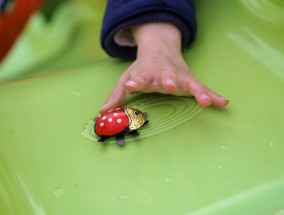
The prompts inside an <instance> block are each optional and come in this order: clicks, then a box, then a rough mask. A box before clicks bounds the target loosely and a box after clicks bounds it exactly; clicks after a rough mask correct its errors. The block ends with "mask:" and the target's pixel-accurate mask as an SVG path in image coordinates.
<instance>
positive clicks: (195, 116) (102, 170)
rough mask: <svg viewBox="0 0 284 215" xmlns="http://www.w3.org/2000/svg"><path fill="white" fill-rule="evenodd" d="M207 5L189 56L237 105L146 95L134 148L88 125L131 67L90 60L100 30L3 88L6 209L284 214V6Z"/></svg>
mask: <svg viewBox="0 0 284 215" xmlns="http://www.w3.org/2000/svg"><path fill="white" fill-rule="evenodd" d="M196 8H197V11H198V20H199V34H198V37H197V40H196V42H195V44H194V46H193V47H192V48H191V49H190V50H188V51H186V52H185V53H184V55H185V58H186V60H187V62H188V63H189V65H190V67H191V69H192V70H193V71H194V73H195V74H196V76H197V77H198V78H199V79H200V80H201V81H202V82H204V83H206V84H207V85H208V86H209V87H211V88H214V89H216V90H217V91H218V92H220V93H221V94H223V95H224V96H226V97H228V98H229V99H230V105H229V106H228V108H226V109H223V110H220V109H217V108H214V107H210V108H205V109H200V108H197V109H194V108H195V107H196V103H195V101H194V100H193V99H190V98H189V99H185V98H176V97H171V96H162V95H161V96H160V97H159V99H160V100H157V95H151V94H150V95H144V96H143V98H145V99H146V100H147V101H151V103H146V104H145V101H144V100H143V99H142V98H141V97H140V95H135V96H134V97H133V98H130V99H129V100H128V101H127V102H126V104H131V105H133V106H138V107H139V106H140V107H145V108H147V110H143V111H148V112H149V120H150V124H149V125H148V126H146V127H145V128H143V130H141V136H140V137H139V138H138V139H137V140H135V141H134V140H130V139H129V140H130V141H127V143H126V146H125V147H118V146H117V145H116V144H114V142H111V141H110V142H109V143H107V144H103V145H102V144H99V143H96V142H95V141H94V139H92V138H95V136H92V134H91V132H89V131H88V130H86V128H87V127H86V125H88V123H89V122H90V121H91V120H92V118H93V117H94V116H95V115H97V114H98V113H97V111H98V109H99V108H100V106H101V104H102V103H103V102H104V100H105V98H106V97H107V95H108V93H109V91H110V90H111V88H112V87H113V85H114V84H115V82H116V80H117V78H118V77H119V76H120V74H121V73H122V72H123V71H124V70H125V69H126V68H127V67H128V65H129V64H130V63H129V62H121V61H118V60H114V59H109V58H107V57H104V56H105V55H104V54H103V52H102V51H101V50H99V49H98V50H96V51H93V52H90V53H91V54H90V55H89V56H94V59H95V60H93V61H89V60H90V58H84V57H82V56H81V55H80V54H79V53H80V51H81V50H84V49H85V48H86V46H80V44H92V42H90V40H89V39H87V38H90V37H89V35H88V34H82V35H85V37H84V36H82V37H80V34H79V36H78V40H76V41H77V42H78V43H74V44H73V45H74V46H71V45H70V49H68V50H69V51H66V55H65V54H64V55H63V54H61V55H60V56H62V58H63V59H64V61H63V62H64V63H63V62H62V61H61V60H62V58H51V60H49V59H50V58H49V57H46V58H45V59H44V62H45V63H44V64H41V65H40V64H37V62H34V65H35V66H34V67H33V68H34V70H33V71H32V70H31V72H29V69H28V68H31V67H26V68H27V69H26V70H25V71H28V72H23V73H21V72H19V73H17V74H16V73H15V74H13V75H11V76H10V77H8V76H6V77H5V79H4V78H3V79H2V80H7V79H13V78H15V77H18V78H19V77H23V76H24V77H25V78H22V79H20V80H16V81H8V82H7V81H6V82H3V83H2V84H1V86H0V104H1V105H0V119H1V124H0V175H1V177H0V211H1V214H5V215H15V214H74V215H75V214H114V213H115V214H163V215H167V214H176V215H178V214H191V215H201V214H214V215H215V214H216V215H217V214H218V215H227V214H230V215H232V214H258V215H262V214H263V215H267V214H277V215H279V214H283V210H284V206H283V205H284V172H283V166H284V158H283V153H284V145H283V137H284V135H283V128H284V112H283V107H284V98H283V93H284V84H283V82H284V72H283V68H284V64H283V62H284V61H283V55H284V44H283V37H282V35H283V33H284V30H283V28H282V26H283V24H284V20H283V14H282V13H281V11H283V10H284V3H283V2H282V1H279V0H278V1H277V0H274V1H269V3H268V2H267V1H264V0H263V1H254V0H246V1H245V0H235V1H226V0H220V1H218V4H217V3H216V1H215V2H213V1H206V0H202V1H196ZM279 11H280V12H279ZM97 20H98V19H97ZM97 23H98V22H97ZM91 26H92V25H91V24H90V25H87V27H86V28H85V33H86V32H88V31H89V30H90V32H92V30H91V29H92V28H91ZM83 32H84V31H83ZM98 32H99V30H98V29H97V33H98ZM97 35H98V34H97ZM72 47H77V48H78V49H76V48H74V49H73V48H72ZM15 50H16V49H15ZM72 50H73V51H74V52H73V53H72ZM79 50H80V51H79ZM15 52H16V51H15ZM95 52H96V53H98V52H99V53H101V54H98V55H95ZM36 53H37V52H36ZM55 55H56V53H55ZM78 56H81V57H79V58H78ZM10 57H11V56H10ZM11 58H12V57H11ZM86 59H87V60H86ZM76 60H77V61H76ZM80 60H81V61H80ZM13 61H14V62H21V61H24V58H21V61H19V60H13ZM61 62H62V64H61ZM68 62H69V63H70V64H68ZM1 71H3V70H1ZM48 71H53V72H48ZM47 72H48V73H47ZM34 73H37V75H32V74H34ZM143 105H144V106H143ZM187 107H188V108H189V110H194V111H193V112H192V115H186V114H188V112H187ZM184 108H185V109H184ZM176 113H179V114H178V117H177V115H176ZM183 116H184V117H183ZM161 122H163V123H161ZM168 124H169V128H168V127H167V125H168ZM162 125H163V126H166V128H167V129H162ZM163 128H164V127H163ZM84 132H85V134H86V132H87V134H88V135H89V137H90V136H91V139H90V138H86V136H84V135H82V134H84ZM88 132H89V133H88ZM147 132H148V133H147ZM151 132H152V133H151ZM155 132H156V133H155ZM149 133H150V134H149ZM143 134H145V136H143Z"/></svg>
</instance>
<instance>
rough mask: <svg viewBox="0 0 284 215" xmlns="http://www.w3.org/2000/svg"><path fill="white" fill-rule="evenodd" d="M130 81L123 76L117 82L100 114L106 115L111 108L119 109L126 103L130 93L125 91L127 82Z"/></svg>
mask: <svg viewBox="0 0 284 215" xmlns="http://www.w3.org/2000/svg"><path fill="white" fill-rule="evenodd" d="M127 79H128V77H127V76H122V77H121V78H120V79H119V81H118V82H117V84H116V86H115V87H114V88H113V90H112V91H111V93H110V94H109V96H108V98H107V100H106V102H105V104H104V105H103V106H102V107H101V109H100V113H101V114H102V113H105V112H107V111H108V110H109V109H111V108H115V107H118V106H119V105H120V104H121V103H122V102H124V101H125V100H126V98H127V96H128V95H129V92H128V91H127V90H126V89H125V86H124V84H125V82H126V80H127Z"/></svg>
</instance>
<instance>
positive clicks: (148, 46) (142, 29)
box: [131, 22, 181, 57]
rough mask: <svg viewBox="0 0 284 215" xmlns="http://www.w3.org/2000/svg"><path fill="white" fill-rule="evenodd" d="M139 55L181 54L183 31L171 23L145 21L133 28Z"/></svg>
mask: <svg viewBox="0 0 284 215" xmlns="http://www.w3.org/2000/svg"><path fill="white" fill-rule="evenodd" d="M131 32H132V35H133V38H134V40H135V42H136V44H137V57H139V56H141V55H142V56H143V55H145V54H146V55H148V54H167V53H170V54H171V55H173V54H181V33H180V31H179V29H178V28H177V27H175V26H174V25H172V24H170V23H162V22H161V23H145V24H140V25H136V26H133V27H132V28H131Z"/></svg>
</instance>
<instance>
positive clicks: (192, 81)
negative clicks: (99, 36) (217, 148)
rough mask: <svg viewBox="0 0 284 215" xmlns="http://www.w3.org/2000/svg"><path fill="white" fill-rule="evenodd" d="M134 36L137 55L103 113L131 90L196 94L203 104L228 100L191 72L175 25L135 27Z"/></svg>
mask: <svg viewBox="0 0 284 215" xmlns="http://www.w3.org/2000/svg"><path fill="white" fill-rule="evenodd" d="M143 35H144V36H143ZM133 36H134V38H135V41H136V43H137V45H138V53H137V59H136V60H135V61H134V62H133V64H132V65H131V66H130V67H129V68H128V69H127V70H126V71H125V72H124V73H123V75H122V76H121V77H120V79H119V80H118V82H117V84H116V86H115V87H114V89H113V90H112V92H111V93H110V95H109V97H108V99H107V101H106V103H105V104H104V106H103V107H102V108H101V110H100V112H101V113H103V112H106V111H107V110H108V109H111V108H114V107H117V106H119V105H120V104H121V103H122V102H123V101H124V100H126V98H127V96H128V95H129V93H132V92H137V91H140V92H144V93H152V92H158V93H163V94H172V95H176V96H194V97H195V99H196V100H197V102H198V104H199V105H200V106H203V107H206V106H209V105H210V104H212V103H213V104H215V105H216V106H218V107H224V106H226V105H227V104H228V102H229V101H228V100H227V99H225V98H223V97H222V96H220V95H218V94H217V93H216V92H214V91H213V90H211V89H208V88H207V87H206V86H204V85H203V84H201V83H200V82H199V81H198V80H197V79H196V78H195V77H194V76H193V75H192V73H191V71H190V69H189V68H188V66H187V65H186V63H185V62H184V60H183V57H182V55H181V51H180V49H181V48H180V33H179V30H178V29H176V27H174V26H172V25H171V24H166V23H151V24H144V25H141V26H137V27H135V28H134V29H133Z"/></svg>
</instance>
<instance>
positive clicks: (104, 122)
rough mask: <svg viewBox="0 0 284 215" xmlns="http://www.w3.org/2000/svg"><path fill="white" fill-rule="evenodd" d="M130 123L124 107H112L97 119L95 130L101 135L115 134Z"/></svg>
mask: <svg viewBox="0 0 284 215" xmlns="http://www.w3.org/2000/svg"><path fill="white" fill-rule="evenodd" d="M129 123H130V122H129V119H128V116H127V115H126V113H125V110H124V108H117V109H111V110H110V111H108V112H107V113H106V114H103V115H101V116H100V117H99V118H98V119H97V120H96V124H95V132H96V134H97V135H99V136H114V135H116V134H118V133H120V132H122V131H123V130H125V129H126V128H127V127H128V126H129Z"/></svg>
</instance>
